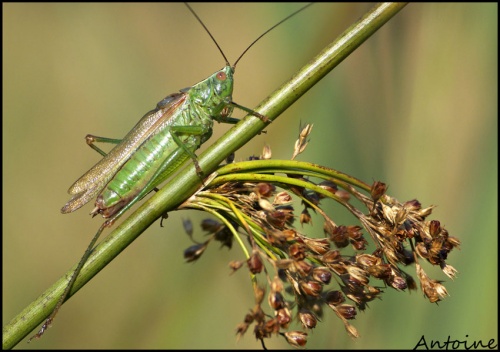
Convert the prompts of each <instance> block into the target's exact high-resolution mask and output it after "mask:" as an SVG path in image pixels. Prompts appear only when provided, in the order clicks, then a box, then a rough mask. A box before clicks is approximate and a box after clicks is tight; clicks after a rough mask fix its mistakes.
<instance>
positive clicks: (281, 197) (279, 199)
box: [273, 191, 292, 205]
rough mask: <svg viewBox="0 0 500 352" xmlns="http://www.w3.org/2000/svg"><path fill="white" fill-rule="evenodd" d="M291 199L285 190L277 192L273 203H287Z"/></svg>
mask: <svg viewBox="0 0 500 352" xmlns="http://www.w3.org/2000/svg"><path fill="white" fill-rule="evenodd" d="M291 201H292V196H290V194H288V193H287V192H285V191H283V192H279V193H278V194H277V195H276V196H275V197H274V200H273V204H274V205H283V204H288V203H290V202H291Z"/></svg>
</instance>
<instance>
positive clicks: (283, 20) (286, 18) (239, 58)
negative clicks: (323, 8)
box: [184, 2, 313, 71]
mask: <svg viewBox="0 0 500 352" xmlns="http://www.w3.org/2000/svg"><path fill="white" fill-rule="evenodd" d="M184 4H186V6H187V8H188V9H189V11H191V13H192V14H193V15H194V17H196V19H197V20H198V22H200V24H201V25H202V26H203V28H205V31H206V32H207V33H208V35H209V36H210V38H212V40H213V42H214V43H215V45H216V46H217V48H218V49H219V51H220V53H221V54H222V56H223V57H224V60H226V65H228V66H230V63H229V60H228V59H227V58H226V55H224V52H223V51H222V49H221V47H220V46H219V44H218V43H217V41H216V40H215V38H214V37H213V35H212V33H210V31H209V30H208V28H207V27H206V26H205V24H204V23H203V21H202V20H201V19H200V17H198V15H197V14H196V12H194V10H193V9H192V8H191V6H189V4H188V3H187V2H185V3H184ZM312 4H313V3H310V4H307V5H305V6H303V7H301V8H300V9H298V10H297V11H295V12H294V13H292V14H291V15H288V16H287V17H285V18H284V19H282V20H281V21H279V22H278V23H276V24H275V25H274V26H272V27H271V28H269V29H268V30H267V31H265V32H264V33H262V34H261V35H260V36H258V37H257V39H255V40H254V41H253V42H252V43H251V44H250V45H249V46H248V47H247V48H246V49H245V50H244V51H243V53H242V54H241V55H240V56H239V57H238V59H237V60H236V61H235V62H234V65H233V71H234V69H235V68H236V64H237V63H238V61H240V60H241V58H242V57H243V55H245V54H246V52H247V51H248V50H249V49H250V48H251V47H252V46H253V45H254V44H255V43H257V42H258V41H259V39H261V38H262V37H263V36H265V35H266V34H267V33H269V32H270V31H272V30H273V29H274V28H276V27H278V26H279V25H280V24H282V23H283V22H285V21H286V20H288V19H290V18H291V17H293V16H295V15H296V14H298V13H299V12H301V11H303V10H305V9H306V8H308V7H309V6H311V5H312Z"/></svg>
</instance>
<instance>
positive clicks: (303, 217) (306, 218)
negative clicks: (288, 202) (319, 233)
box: [300, 208, 312, 225]
mask: <svg viewBox="0 0 500 352" xmlns="http://www.w3.org/2000/svg"><path fill="white" fill-rule="evenodd" d="M300 224H301V225H303V224H311V225H312V219H311V214H309V212H308V211H307V208H304V210H302V213H300Z"/></svg>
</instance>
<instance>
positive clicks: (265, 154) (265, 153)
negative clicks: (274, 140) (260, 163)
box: [260, 144, 273, 160]
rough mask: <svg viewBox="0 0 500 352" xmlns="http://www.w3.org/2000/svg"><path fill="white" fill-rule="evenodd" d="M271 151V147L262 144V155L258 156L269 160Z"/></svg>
mask: <svg viewBox="0 0 500 352" xmlns="http://www.w3.org/2000/svg"><path fill="white" fill-rule="evenodd" d="M272 154H273V153H272V152H271V147H270V146H269V145H267V144H266V145H264V147H263V148H262V155H261V156H260V158H261V159H262V160H269V159H271V157H272Z"/></svg>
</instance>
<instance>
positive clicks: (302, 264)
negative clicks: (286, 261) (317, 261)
mask: <svg viewBox="0 0 500 352" xmlns="http://www.w3.org/2000/svg"><path fill="white" fill-rule="evenodd" d="M293 266H294V269H295V271H297V272H298V273H299V274H300V276H302V277H306V276H307V275H309V273H310V272H311V270H312V269H313V265H312V264H310V263H308V262H307V261H305V260H300V261H295V262H294V263H293Z"/></svg>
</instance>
